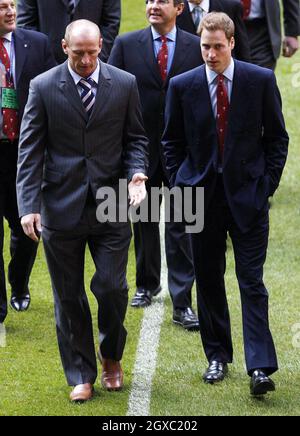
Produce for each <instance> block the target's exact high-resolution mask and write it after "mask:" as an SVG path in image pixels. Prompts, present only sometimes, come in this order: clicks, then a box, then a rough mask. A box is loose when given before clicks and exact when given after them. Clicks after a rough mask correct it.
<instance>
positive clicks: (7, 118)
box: [0, 38, 19, 141]
mask: <svg viewBox="0 0 300 436" xmlns="http://www.w3.org/2000/svg"><path fill="white" fill-rule="evenodd" d="M0 61H1V62H2V64H3V65H4V67H5V72H6V87H7V88H12V89H13V88H14V80H13V77H12V76H11V72H10V59H9V55H8V53H7V50H6V48H5V47H4V44H3V38H0ZM2 113H3V128H2V130H3V133H4V135H6V136H7V138H8V139H9V140H10V141H13V140H15V139H16V138H17V137H18V134H19V122H18V111H17V110H16V109H8V108H3V109H2Z"/></svg>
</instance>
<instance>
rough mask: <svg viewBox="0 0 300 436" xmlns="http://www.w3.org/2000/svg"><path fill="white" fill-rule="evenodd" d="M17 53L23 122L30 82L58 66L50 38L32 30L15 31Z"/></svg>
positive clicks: (17, 84) (17, 76) (17, 78)
mask: <svg viewBox="0 0 300 436" xmlns="http://www.w3.org/2000/svg"><path fill="white" fill-rule="evenodd" d="M13 34H14V43H15V53H16V89H17V95H18V101H19V120H20V122H21V119H22V116H23V112H24V108H25V105H26V102H27V98H28V92H29V84H30V81H31V80H32V79H33V78H34V77H36V76H38V75H39V74H41V73H43V72H45V71H47V70H49V69H50V68H52V67H54V66H55V65H56V62H55V60H54V57H53V55H52V52H51V49H50V44H49V42H48V38H47V37H46V36H45V35H43V34H41V33H39V32H35V31H32V30H24V29H16V30H15V31H14V33H13Z"/></svg>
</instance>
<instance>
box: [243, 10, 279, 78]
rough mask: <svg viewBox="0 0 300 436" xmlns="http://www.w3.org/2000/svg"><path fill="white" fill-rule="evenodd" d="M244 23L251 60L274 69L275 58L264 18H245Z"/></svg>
mask: <svg viewBox="0 0 300 436" xmlns="http://www.w3.org/2000/svg"><path fill="white" fill-rule="evenodd" d="M245 24H246V29H247V34H248V38H249V44H250V53H251V62H252V63H253V64H256V65H259V66H260V67H265V68H270V69H271V70H273V71H274V70H275V68H276V59H274V55H273V49H272V46H271V41H270V35H269V31H268V24H267V21H266V19H265V18H262V19H256V20H249V21H248V20H246V21H245Z"/></svg>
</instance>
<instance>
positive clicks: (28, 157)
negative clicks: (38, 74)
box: [17, 81, 47, 217]
mask: <svg viewBox="0 0 300 436" xmlns="http://www.w3.org/2000/svg"><path fill="white" fill-rule="evenodd" d="M46 135H47V124H46V114H45V109H44V105H43V102H42V99H41V97H40V94H39V90H38V88H37V86H36V82H35V81H32V82H31V85H30V90H29V97H28V102H27V105H26V107H25V113H24V116H23V119H22V123H21V131H20V140H19V155H18V171H17V199H18V208H19V216H20V217H22V216H24V215H27V214H30V213H40V208H41V183H42V173H43V164H44V152H45V139H46Z"/></svg>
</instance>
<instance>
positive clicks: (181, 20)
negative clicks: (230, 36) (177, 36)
mask: <svg viewBox="0 0 300 436" xmlns="http://www.w3.org/2000/svg"><path fill="white" fill-rule="evenodd" d="M209 12H225V14H227V15H228V16H229V17H230V18H231V19H232V20H233V22H234V25H235V40H236V45H235V49H234V57H236V58H237V59H239V60H240V61H246V62H249V61H250V46H249V42H248V36H247V31H246V27H245V24H244V21H243V19H242V16H243V9H242V6H241V2H240V1H239V0H210V6H209ZM177 26H178V27H180V28H181V29H183V30H185V31H186V32H189V33H192V34H194V35H196V30H197V29H196V28H195V24H194V21H193V18H192V15H191V13H190V8H189V5H188V2H187V0H184V10H183V12H182V14H181V15H179V16H178V17H177Z"/></svg>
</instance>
